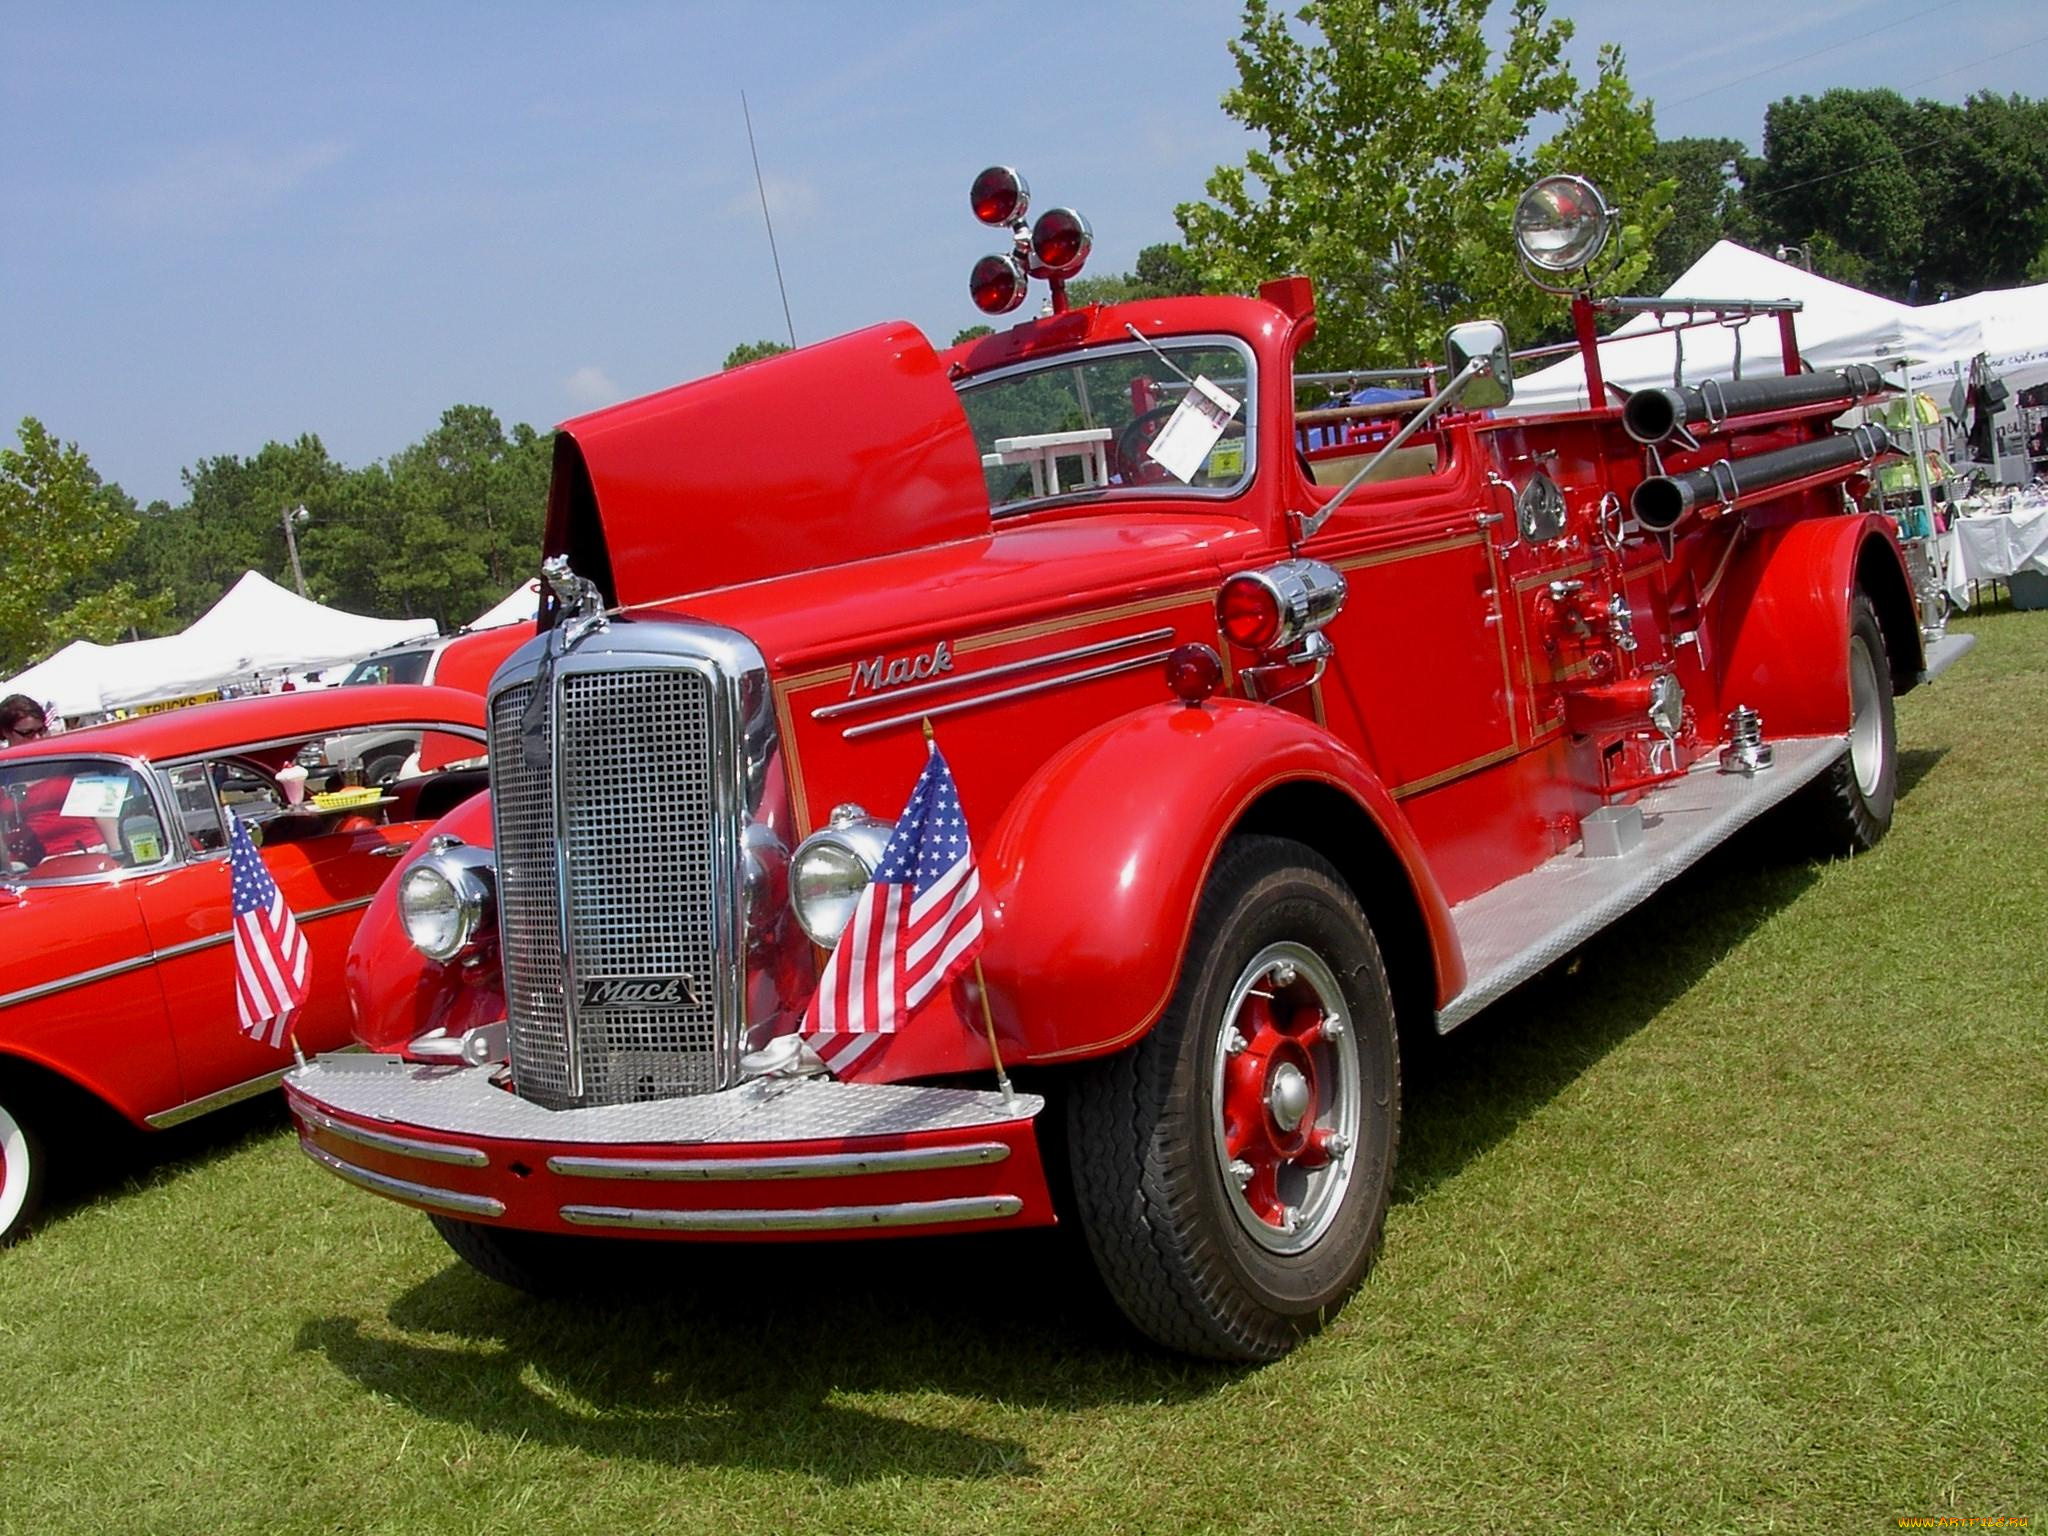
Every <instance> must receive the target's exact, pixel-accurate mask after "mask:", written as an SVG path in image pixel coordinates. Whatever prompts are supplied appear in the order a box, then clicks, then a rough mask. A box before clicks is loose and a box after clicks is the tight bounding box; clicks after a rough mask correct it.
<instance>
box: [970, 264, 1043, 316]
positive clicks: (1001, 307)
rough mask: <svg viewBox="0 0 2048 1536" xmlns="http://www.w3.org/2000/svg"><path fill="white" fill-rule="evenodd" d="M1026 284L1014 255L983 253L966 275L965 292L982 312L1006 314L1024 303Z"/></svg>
mask: <svg viewBox="0 0 2048 1536" xmlns="http://www.w3.org/2000/svg"><path fill="white" fill-rule="evenodd" d="M1029 286H1030V284H1029V283H1028V282H1027V281H1026V280H1025V277H1024V264H1023V263H1022V262H1020V261H1018V260H1017V258H1016V257H1015V256H984V257H982V258H981V260H979V261H977V262H976V263H975V264H974V270H973V272H971V273H969V274H968V278H967V292H968V293H969V294H970V295H971V296H972V297H973V299H974V307H975V308H976V309H978V310H980V311H981V312H982V313H983V314H984V315H1007V314H1008V313H1009V312H1010V311H1011V310H1013V309H1015V308H1016V307H1017V306H1018V305H1019V304H1022V303H1023V302H1024V290H1025V289H1026V288H1028V287H1029Z"/></svg>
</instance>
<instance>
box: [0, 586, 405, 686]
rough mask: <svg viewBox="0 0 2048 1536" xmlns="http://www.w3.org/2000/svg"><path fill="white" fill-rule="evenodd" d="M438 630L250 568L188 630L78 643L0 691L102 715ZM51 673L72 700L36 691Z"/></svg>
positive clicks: (344, 657)
mask: <svg viewBox="0 0 2048 1536" xmlns="http://www.w3.org/2000/svg"><path fill="white" fill-rule="evenodd" d="M434 633H435V625H434V621H433V620H432V619H372V618H365V617H363V616H362V615H360V614H353V613H343V612H342V611H340V610H339V609H336V608H323V607H322V606H321V605H320V604H318V603H316V602H313V601H311V600H309V599H307V598H303V597H299V596H297V595H295V594H293V593H291V592H287V591H286V590H285V589H284V588H282V587H280V586H278V585H277V583H275V582H273V581H270V580H268V579H267V578H265V577H263V576H261V575H259V574H258V573H257V572H255V571H249V572H246V573H244V575H243V576H242V579H241V580H240V581H238V582H236V583H235V585H234V586H233V587H231V588H230V589H229V590H228V591H227V593H226V594H225V595H223V596H222V598H221V599H220V601H219V602H217V603H215V604H214V605H213V607H211V608H209V609H208V610H207V611H206V612H205V613H204V614H202V615H200V617H199V618H198V619H197V620H195V621H194V622H193V624H192V626H191V628H189V629H187V630H185V631H184V632H183V633H181V634H176V635H166V636H164V637H163V638H161V639H157V640H135V641H130V642H129V643H127V644H125V645H103V646H90V647H87V645H86V642H83V641H80V642H76V643H74V644H72V645H69V646H66V647H65V648H64V649H63V650H62V651H59V652H58V653H57V654H56V655H55V656H53V657H51V658H50V659H49V660H48V661H46V662H44V663H42V665H41V666H40V667H34V668H31V669H30V670H29V671H28V672H25V673H23V674H22V675H21V676H20V677H18V678H15V679H12V680H11V681H9V682H8V683H6V684H4V685H0V692H8V693H12V692H22V693H31V694H33V695H34V696H35V697H37V698H45V697H48V698H52V699H55V700H56V702H57V705H58V709H59V711H60V712H61V713H64V714H67V715H77V714H99V713H102V712H104V711H107V710H115V709H126V708H130V707H132V706H135V705H139V704H149V703H155V702H157V701H159V700H163V699H176V698H185V697H189V696H190V695H193V694H199V693H210V692H212V691H213V690H215V689H218V688H225V687H229V686H231V685H237V684H250V683H254V682H255V681H257V680H258V678H259V676H260V675H261V674H265V673H282V672H303V671H306V670H308V669H310V668H314V667H324V666H330V665H332V664H333V663H335V662H338V661H351V660H353V659H354V658H356V657H358V656H362V655H365V654H367V653H368V652H370V651H374V650H378V649H381V648H382V647H384V646H387V645H396V644H398V643H400V642H401V641H405V640H417V639H421V638H423V637H426V636H430V635H432V634H434ZM60 662H62V663H63V664H64V665H63V667H62V668H61V669H58V663H60ZM46 668H47V669H53V670H52V671H51V672H50V674H49V675H50V677H51V678H52V679H53V680H54V681H60V682H61V683H62V685H63V686H64V688H65V689H66V690H67V693H66V696H65V697H62V698H59V697H57V695H56V694H55V693H54V692H51V693H47V694H35V693H34V687H35V686H36V683H37V677H38V674H41V673H42V672H43V671H44V669H46Z"/></svg>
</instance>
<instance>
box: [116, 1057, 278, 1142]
mask: <svg viewBox="0 0 2048 1536" xmlns="http://www.w3.org/2000/svg"><path fill="white" fill-rule="evenodd" d="M286 1070H287V1069H286V1068H284V1067H279V1068H278V1069H277V1070H276V1071H275V1072H265V1073H264V1074H263V1075H262V1076H261V1077H252V1078H250V1079H249V1080H248V1081H247V1082H241V1083H236V1084H235V1085H234V1086H233V1087H231V1088H223V1089H221V1090H220V1091H219V1092H218V1093H209V1094H207V1095H206V1096H205V1097H204V1098H198V1099H188V1100H187V1101H186V1102H184V1103H183V1104H178V1105H174V1106H172V1107H171V1108H170V1109H160V1110H158V1111H157V1112H156V1113H155V1114H153V1115H144V1116H143V1117H142V1118H143V1123H144V1124H145V1125H147V1126H148V1127H149V1128H150V1129H151V1130H153V1131H167V1130H169V1129H170V1128H171V1127H172V1126H174V1125H183V1124H184V1123H185V1122H186V1121H187V1120H197V1119H198V1118H199V1117H200V1116H201V1115H205V1114H211V1113H212V1112H213V1111H214V1110H216V1109H226V1108H227V1107H228V1106H229V1105H230V1104H239V1103H241V1102H242V1100H244V1099H253V1098H255V1097H256V1096H257V1095H258V1094H264V1093H268V1092H270V1090H271V1089H273V1088H275V1087H276V1086H277V1085H278V1084H279V1083H281V1082H283V1081H284V1074H285V1072H286Z"/></svg>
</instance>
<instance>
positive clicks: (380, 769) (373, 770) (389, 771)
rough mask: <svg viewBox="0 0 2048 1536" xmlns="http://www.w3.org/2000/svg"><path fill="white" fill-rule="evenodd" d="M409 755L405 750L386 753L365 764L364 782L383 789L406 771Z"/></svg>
mask: <svg viewBox="0 0 2048 1536" xmlns="http://www.w3.org/2000/svg"><path fill="white" fill-rule="evenodd" d="M407 756H408V754H406V753H404V752H392V753H386V754H384V755H383V756H381V757H377V758H373V759H372V760H371V761H369V762H367V763H365V764H363V783H365V784H366V785H370V786H372V787H374V788H379V789H381V788H382V787H383V786H384V785H386V784H389V783H390V782H391V781H392V780H394V779H396V778H397V777H398V775H399V774H400V773H401V772H403V771H404V768H405V760H406V757H407Z"/></svg>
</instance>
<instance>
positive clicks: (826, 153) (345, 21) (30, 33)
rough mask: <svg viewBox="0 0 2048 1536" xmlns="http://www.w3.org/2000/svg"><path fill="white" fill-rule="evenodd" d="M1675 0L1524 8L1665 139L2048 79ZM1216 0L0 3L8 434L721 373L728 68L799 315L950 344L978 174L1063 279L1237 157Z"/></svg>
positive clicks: (2008, 30) (1902, 15) (1227, 6)
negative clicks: (1773, 114)
mask: <svg viewBox="0 0 2048 1536" xmlns="http://www.w3.org/2000/svg"><path fill="white" fill-rule="evenodd" d="M1501 9H1502V11H1503V13H1504V12H1505V5H1504V4H1503V5H1502V7H1501ZM1687 10H1688V11H1693V12H1696V13H1697V12H1698V10H1699V8H1687ZM1703 13H1704V14H1705V15H1707V16H1708V17H1710V18H1711V24H1710V25H1703V24H1702V23H1700V22H1699V21H1697V20H1693V21H1684V22H1681V21H1679V20H1677V19H1676V18H1677V17H1679V16H1680V15H1682V14H1684V13H1683V12H1681V11H1680V10H1679V9H1678V8H1676V7H1672V6H1669V5H1667V4H1661V3H1657V0H1631V3H1628V4H1622V3H1619V0H1598V3H1588V4H1578V5H1573V4H1558V5H1555V6H1554V7H1553V14H1559V15H1566V16H1569V17H1571V18H1572V19H1573V20H1574V21H1575V22H1576V23H1577V25H1578V28H1579V36H1578V39H1577V41H1576V43H1575V44H1574V53H1575V56H1576V57H1577V59H1578V62H1579V64H1580V70H1581V75H1582V78H1589V77H1590V75H1591V60H1592V54H1593V49H1594V48H1595V46H1596V45H1597V44H1598V43H1600V42H1602V41H1613V42H1618V43H1620V44H1622V45H1623V47H1624V48H1625V49H1626V51H1627V55H1628V60H1629V73H1630V78H1631V80H1632V81H1633V83H1634V84H1635V86H1636V88H1637V90H1638V91H1639V92H1640V93H1641V94H1643V95H1646V96H1649V97H1651V98H1653V99H1654V100H1656V101H1657V103H1658V115H1657V116H1658V129H1659V131H1660V133H1662V134H1664V135H1665V136H1666V137H1676V136H1678V135H1681V134H1727V135H1730V136H1733V137H1737V138H1742V139H1745V140H1747V141H1749V142H1750V143H1751V144H1752V145H1754V144H1755V143H1756V141H1757V140H1758V138H1759V137H1760V134H1761V129H1762V120H1763V109H1764V106H1765V104H1766V103H1768V102H1770V101H1773V100H1776V99H1777V98H1779V97H1781V96H1785V95H1788V94H1795V93H1799V92H1817V91H1820V90H1824V89H1826V88H1828V87H1829V86H1833V85H1855V86H1869V85H1890V86H1894V87H1897V88H1899V89H1902V90H1904V91H1906V92H1907V94H1909V95H1925V96H1930V97H1933V98H1936V99H1939V100H1947V101H1960V100H1962V99H1963V98H1964V97H1965V96H1966V95H1968V94H1969V93H1970V92H1972V91H1976V90H1984V89H1989V90H1996V91H2001V92H2010V91H2017V92H2021V93H2024V94H2028V95H2033V96H2039V95H2042V94H2048V84H2044V82H2048V12H2044V11H2043V10H2041V9H2040V8H2039V7H2036V6H2029V5H2022V4H2017V3H2013V0H1947V3H1945V4H1944V3H1934V0H1920V3H1916V0H1900V3H1894V4H1879V3H1875V0H1832V3H1831V0H1818V3H1814V4H1809V5H1807V6H1803V7H1799V8H1797V9H1796V11H1795V9H1794V8H1792V7H1788V6H1785V5H1783V4H1767V3H1764V0H1724V3H1721V4H1716V5H1714V6H1712V7H1709V8H1705V9H1704V12H1703ZM1237 18H1238V7H1237V5H1235V4H1234V3H1224V0H1174V3H1160V0H1125V3H1119V0H1098V3H1096V4H1092V5H1078V4H1070V3H1067V0H1045V3H1039V4H1035V5H1011V6H986V5H980V6H971V7H970V6H960V5H940V4H924V3H915V0H908V3H899V4H892V5H888V6H869V5H865V4H861V3H857V0H849V3H842V4H837V5H813V4H796V3H790V4H776V3H757V4H753V5H733V4H723V5H695V4H673V5H664V6H637V5H617V4H603V3H589V4H578V5H573V6H572V5H563V4H556V5H553V6H540V5H525V4H517V3H508V4H499V5H493V6H483V5H478V4H468V5H461V6H456V5H430V4H410V5H385V4H374V3H373V4H361V5H350V6H347V7H341V6H328V7H319V8H315V7H312V6H295V5H279V4H274V3H272V4H264V5H225V4H221V5H210V6H204V7H202V6H196V5H193V6H178V7H171V6H163V5H149V6H144V5H124V4H118V3H106V4H94V5H82V6H53V5H49V4H45V3H36V4H23V3H17V0H0V26H4V36H5V37H6V39H7V46H6V49H5V52H4V55H0V146H4V149H0V208H4V209H5V210H6V217H5V224H4V235H0V428H4V430H0V437H4V438H5V439H6V440H8V441H11V440H12V427H13V424H14V423H15V422H17V421H18V420H19V419H20V418H21V417H22V416H24V415H31V414H32V415H35V416H38V417H40V418H42V420H43V421H44V422H45V424H46V425H48V426H49V427H50V428H51V429H52V430H53V431H54V432H56V433H58V434H59V435H60V436H62V437H65V438H68V439H74V440H76V441H77V442H78V443H79V444H80V445H81V446H83V447H84V448H85V450H86V451H87V453H88V454H90V455H91V457H92V460H93V462H94V464H95V466H96V467H97V468H98V469H99V470H100V471H101V473H102V474H104V475H105V476H107V477H108V478H109V479H113V480H118V481H119V482H120V483H121V484H122V485H123V486H124V487H126V488H127V489H128V490H129V491H130V492H131V493H133V494H134V495H136V496H137V497H139V498H141V499H143V500H145V501H146V500H148V499H150V498H153V497H163V498H166V499H169V500H173V501H176V500H179V499H181V498H182V490H181V486H180V483H179V478H178V477H179V471H180V469H181V468H183V467H185V466H188V465H190V464H192V463H194V462H196V461H197V460H199V459H201V458H204V457H210V456H212V455H216V454H226V453H233V454H250V453H254V452H255V451H256V450H257V449H259V448H260V447H261V446H262V445H263V444H264V443H265V442H266V441H268V440H269V439H272V438H280V439H289V438H292V437H296V436H297V435H298V434H300V433H301V432H317V433H318V434H320V436H321V437H322V438H323V439H324V441H325V442H326V444H327V446H328V449H329V451H330V452H332V453H333V454H334V455H335V456H336V457H338V458H340V459H341V460H342V461H343V462H345V463H348V464H351V465H360V464H363V463H367V462H369V461H371V460H374V459H379V458H382V457H384V456H385V455H387V454H389V453H392V452H394V451H396V450H397V449H399V448H401V447H403V446H405V445H406V444H407V443H409V442H412V441H415V440H416V439H418V438H419V437H420V436H422V435H423V434H424V433H425V432H427V431H428V430H429V429H430V428H432V427H433V425H434V424H435V422H436V421H437V420H438V418H439V414H440V412H441V411H442V409H444V408H445V407H447V406H449V405H452V404H455V403H457V402H466V403H477V404H482V405H487V406H490V407H491V408H493V409H494V410H496V411H497V412H498V413H499V414H500V415H501V416H502V417H503V418H504V419H505V420H506V422H507V423H508V424H509V423H511V422H513V421H529V422H532V423H533V424H535V425H536V426H543V427H544V426H549V425H552V424H553V423H554V422H556V421H558V420H560V419H562V418H563V417H565V416H569V415H573V414H575V413H576V412H578V411H580V410H584V409H587V408H589V407H591V406H593V405H598V404H604V403H607V402H609V401H611V400H616V399H620V398H624V397H626V396H629V395H635V394H640V393H643V392H645V391H648V390H652V389H657V388H660V387H662V386H664V385H667V384H671V383H674V382H676V381H678V380H681V379H685V378H691V377H695V376H697V375H699V374H703V373H707V372H710V371H712V370H714V369H716V368H717V366H718V364H719V362H720V361H721V359H722V358H723V357H724V356H725V354H726V352H727V351H728V350H730V348H731V347H732V346H733V345H734V344H735V343H737V342H740V341H745V340H751V339H754V338H757V337H766V336H772V337H781V336H782V335H783V334H784V328H783V315H782V304H781V301H780V299H779V298H778V296H777V293H776V287H775V279H774V273H773V269H772V267H771V265H770V262H769V255H768V247H767V240H766V237H765V235H764V233H763V229H762V221H761V209H760V204H759V200H758V197H757V194H756V191H755V186H754V176H753V167H752V163H751V162H750V160H749V158H748V154H747V140H746V131H745V126H744V123H743V121H742V118H741V113H740V92H741V91H742V90H744V91H745V92H746V95H747V100H748V103H749V104H750V106H751V109H752V112H753V119H754V129H755V135H756V138H757V140H758V142H759V147H760V154H761V162H762V169H763V172H764V174H765V177H766V181H767V188H768V195H769V201H770V206H771V207H772V208H773V210H774V215H775V230H776V236H777V239H778V242H779V244H780V249H781V256H782V266H783V273H784V276H785V278H786V280H787V282H788V287H789V304H790V309H791V312H792V315H793V318H794V321H795V325H796V331H797V336H798V339H799V340H806V341H808V340H817V339H819V338H821V337H824V336H827V335H832V334H835V333H837V332H840V331H844V330H850V329H853V328H855V327H857V326H860V325H863V324H867V323H869V322H871V321H875V320H880V319H888V318H894V317H899V316H900V317H907V318H909V319H911V320H913V321H915V322H917V323H918V324H919V325H921V326H923V327H924V328H925V330H926V331H927V333H928V334H930V335H932V336H933V338H934V339H935V340H937V341H939V342H942V343H943V342H944V341H945V340H946V339H948V338H949V337H951V336H952V334H953V333H954V332H955V331H956V330H958V329H959V328H960V327H961V326H963V325H967V324H971V323H972V322H973V321H974V320H975V319H976V318H977V316H976V315H975V313H974V311H973V308H972V306H971V305H970V304H969V303H968V300H967V294H966V277H967V271H968V268H969V267H970V266H971V265H972V264H973V262H974V259H975V258H976V257H977V256H979V255H981V254H983V253H984V252H985V251H988V250H993V249H995V248H996V245H995V242H993V241H991V240H990V238H989V237H988V232H987V231H985V230H983V229H982V228H981V227H980V226H978V225H976V224H975V223H974V221H973V219H972V217H971V216H970V215H969V213H968V212H967V206H966V192H967V185H968V182H969V180H970V179H971V178H972V177H973V174H974V173H975V171H977V170H979V169H980V168H981V167H982V166H983V165H985V164H988V163H990V162H992V161H1005V162H1008V163H1013V164H1016V165H1019V166H1020V167H1022V168H1023V170H1024V171H1025V173H1026V174H1027V175H1028V176H1029V178H1030V180H1031V185H1032V189H1033V193H1034V198H1035V201H1036V203H1037V205H1038V206H1040V207H1045V206H1050V205H1051V204H1052V203H1055V202H1061V203H1071V204H1073V205H1075V206H1077V207H1079V208H1080V209H1081V210H1082V211H1083V212H1084V213H1086V214H1087V215H1088V216H1089V218H1090V220H1091V221H1092V222H1093V224H1094V226H1095V231H1096V256H1095V258H1094V260H1093V261H1092V262H1091V263H1090V269H1091V270H1092V271H1097V272H1115V271H1121V270H1124V269H1125V268H1126V267H1128V265H1129V264H1130V261H1131V258H1132V257H1133V256H1134V255H1135V254H1136V252H1137V251H1138V249H1139V248H1140V247H1142V246H1144V245H1148V244H1151V243H1153V242H1155V241H1159V240H1166V239H1171V238H1173V237H1174V235H1175V233H1176V231H1175V226H1174V223H1173V206H1174V204H1175V203H1177V202H1181V201H1185V200H1188V199H1191V198H1193V197H1196V196H1198V195H1199V194H1200V191H1201V187H1202V182H1203V180H1204V178H1205V177H1206V176H1207V174H1208V172H1209V171H1210V169H1211V168H1212V167H1214V166H1215V165H1216V164H1218V163H1219V162H1221V161H1226V160H1235V159H1238V158H1240V157H1241V156H1242V154H1243V152H1244V150H1245V148H1246V147H1247V146H1248V144H1249V143H1250V141H1249V140H1248V139H1247V137H1246V136H1245V135H1244V134H1243V133H1242V132H1241V131H1240V130H1238V129H1237V127H1236V126H1235V125H1234V124H1233V123H1231V122H1230V121H1229V120H1228V119H1227V118H1225V117H1224V116H1223V114H1222V112H1221V110H1220V108H1219V107H1218V104H1217V103H1218V100H1219V98H1220V97H1221V95H1222V93H1223V91H1224V90H1225V88H1226V87H1227V86H1229V85H1230V84H1231V83H1232V81H1233V79H1234V71H1233V69H1232V66H1231V63H1230V59H1229V55H1228V53H1227V51H1226V46H1225V45H1226V43H1227V42H1228V40H1229V39H1230V38H1231V37H1233V36H1234V35H1235V34H1236V31H1237ZM845 408H847V409H857V408H858V402H846V403H845Z"/></svg>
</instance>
